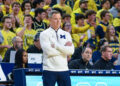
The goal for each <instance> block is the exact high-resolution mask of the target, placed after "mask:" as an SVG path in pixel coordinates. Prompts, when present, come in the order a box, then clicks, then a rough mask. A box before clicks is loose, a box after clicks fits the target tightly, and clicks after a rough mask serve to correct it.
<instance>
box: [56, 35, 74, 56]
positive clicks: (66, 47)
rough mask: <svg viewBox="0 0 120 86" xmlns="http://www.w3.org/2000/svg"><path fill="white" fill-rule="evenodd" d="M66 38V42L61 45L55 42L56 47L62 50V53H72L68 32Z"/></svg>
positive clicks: (72, 48)
mask: <svg viewBox="0 0 120 86" xmlns="http://www.w3.org/2000/svg"><path fill="white" fill-rule="evenodd" d="M66 38H68V41H67V42H66V44H65V45H61V44H59V43H56V44H55V46H56V49H57V50H59V51H60V52H62V53H63V54H66V55H72V54H73V53H74V45H73V43H72V38H71V35H70V34H68V37H66Z"/></svg>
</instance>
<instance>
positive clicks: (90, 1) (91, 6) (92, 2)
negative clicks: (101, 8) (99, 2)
mask: <svg viewBox="0 0 120 86" xmlns="http://www.w3.org/2000/svg"><path fill="white" fill-rule="evenodd" d="M85 1H88V9H89V10H94V11H97V6H96V3H95V1H96V0H76V2H75V4H74V7H73V11H75V10H77V9H78V8H79V4H80V2H85Z"/></svg>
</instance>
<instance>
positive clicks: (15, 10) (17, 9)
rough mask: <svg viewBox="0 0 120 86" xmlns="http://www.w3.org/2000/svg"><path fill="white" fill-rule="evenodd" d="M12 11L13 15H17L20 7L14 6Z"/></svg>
mask: <svg viewBox="0 0 120 86" xmlns="http://www.w3.org/2000/svg"><path fill="white" fill-rule="evenodd" d="M12 10H13V11H14V12H15V13H18V12H19V10H20V5H18V4H14V6H13V8H12Z"/></svg>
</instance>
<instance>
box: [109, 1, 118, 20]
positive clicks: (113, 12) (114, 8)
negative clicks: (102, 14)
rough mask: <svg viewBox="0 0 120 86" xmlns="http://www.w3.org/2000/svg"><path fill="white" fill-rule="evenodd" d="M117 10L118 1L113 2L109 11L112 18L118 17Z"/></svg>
mask: <svg viewBox="0 0 120 86" xmlns="http://www.w3.org/2000/svg"><path fill="white" fill-rule="evenodd" d="M118 10H120V0H114V6H112V8H111V9H110V10H109V11H110V13H111V14H112V15H113V18H116V17H117V15H118Z"/></svg>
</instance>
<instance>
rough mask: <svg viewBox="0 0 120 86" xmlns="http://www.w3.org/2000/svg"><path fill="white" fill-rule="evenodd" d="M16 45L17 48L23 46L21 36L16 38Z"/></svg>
mask: <svg viewBox="0 0 120 86" xmlns="http://www.w3.org/2000/svg"><path fill="white" fill-rule="evenodd" d="M15 47H16V48H17V49H21V48H23V40H22V39H21V38H17V39H16V42H15Z"/></svg>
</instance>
